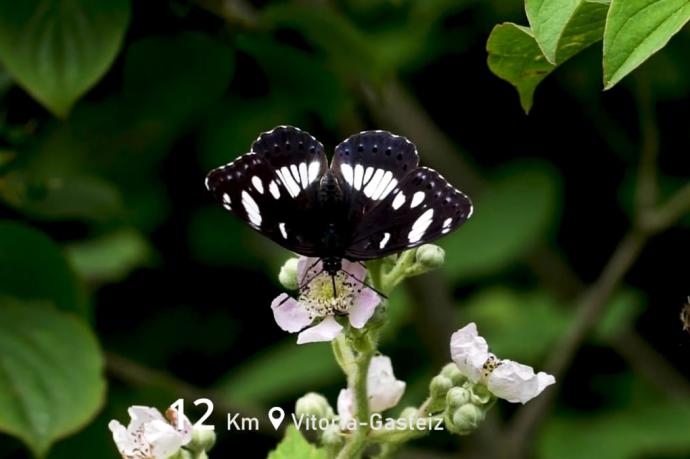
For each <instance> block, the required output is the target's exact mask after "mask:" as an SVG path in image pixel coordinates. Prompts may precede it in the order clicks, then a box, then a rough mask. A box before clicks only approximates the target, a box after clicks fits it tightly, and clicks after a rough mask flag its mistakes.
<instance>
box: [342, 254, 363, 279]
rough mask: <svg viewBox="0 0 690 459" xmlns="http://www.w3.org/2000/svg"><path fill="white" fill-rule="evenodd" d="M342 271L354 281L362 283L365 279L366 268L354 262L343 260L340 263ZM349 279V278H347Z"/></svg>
mask: <svg viewBox="0 0 690 459" xmlns="http://www.w3.org/2000/svg"><path fill="white" fill-rule="evenodd" d="M342 269H343V271H346V272H347V273H349V274H351V275H352V276H353V277H354V278H355V279H357V280H358V281H360V282H362V281H363V280H364V278H365V277H367V268H365V267H364V265H362V264H361V263H357V262H355V261H350V260H345V259H343V261H342ZM348 277H349V276H348Z"/></svg>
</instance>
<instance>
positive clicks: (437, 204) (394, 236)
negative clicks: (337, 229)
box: [345, 167, 472, 260]
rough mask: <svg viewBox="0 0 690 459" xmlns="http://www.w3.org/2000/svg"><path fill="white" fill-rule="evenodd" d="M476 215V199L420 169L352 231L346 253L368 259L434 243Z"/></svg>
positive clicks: (427, 170)
mask: <svg viewBox="0 0 690 459" xmlns="http://www.w3.org/2000/svg"><path fill="white" fill-rule="evenodd" d="M471 214H472V202H471V201H470V199H469V198H468V197H467V196H466V195H465V194H463V193H462V192H460V191H458V190H456V189H455V188H453V186H451V185H450V184H449V183H448V182H447V181H446V180H445V179H444V178H443V177H442V176H441V175H440V174H439V173H438V172H436V171H434V170H433V169H428V168H424V167H422V168H417V169H415V170H414V171H412V172H411V173H410V174H408V175H407V176H405V177H404V178H403V180H402V181H401V182H400V184H399V185H398V186H397V187H396V188H395V189H394V190H393V191H392V192H391V193H390V194H389V195H388V196H386V198H385V199H383V200H382V201H380V202H379V203H378V204H377V205H376V206H375V207H373V208H372V209H371V210H369V211H368V212H367V213H366V214H365V215H364V216H363V217H362V220H361V221H360V222H359V224H358V226H357V227H356V228H355V230H354V232H353V234H352V240H351V242H350V245H349V247H348V248H347V250H346V253H345V256H346V257H348V258H350V259H356V260H367V259H372V258H378V257H382V256H385V255H390V254H393V253H397V252H401V251H403V250H406V249H410V248H413V247H417V246H419V245H422V244H426V243H428V242H431V241H433V240H435V239H437V238H439V237H441V236H443V235H444V234H447V233H449V232H450V231H453V230H454V229H455V228H457V227H458V226H460V225H461V224H463V223H464V222H465V221H466V220H467V219H468V218H469V217H470V215H471Z"/></svg>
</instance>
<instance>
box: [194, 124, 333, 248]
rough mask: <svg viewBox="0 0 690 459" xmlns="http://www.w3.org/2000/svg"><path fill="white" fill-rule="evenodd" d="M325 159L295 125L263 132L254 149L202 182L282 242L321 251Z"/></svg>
mask: <svg viewBox="0 0 690 459" xmlns="http://www.w3.org/2000/svg"><path fill="white" fill-rule="evenodd" d="M327 167H328V163H327V160H326V155H325V154H324V152H323V147H322V146H321V144H320V143H319V142H318V141H316V139H314V138H313V137H312V136H310V135H309V134H307V133H306V132H304V131H301V130H299V129H297V128H292V127H287V126H281V127H278V128H276V129H274V130H272V131H270V132H267V133H264V134H262V135H260V136H259V138H258V139H257V140H256V141H255V142H254V144H253V145H252V152H250V153H247V154H245V155H242V156H240V157H239V158H238V159H237V160H235V161H233V162H232V163H230V164H227V165H225V166H221V167H219V168H217V169H214V170H213V171H211V172H210V173H209V174H208V176H207V177H206V187H207V188H208V189H209V190H210V191H211V192H212V193H213V195H214V196H215V198H216V199H217V200H218V201H219V202H220V203H221V204H222V205H223V207H225V209H227V210H229V211H231V212H232V213H234V214H235V215H237V216H238V217H239V218H241V219H242V220H244V221H246V222H247V223H248V224H249V225H250V226H251V227H252V228H254V229H255V230H257V231H259V232H261V233H262V234H264V235H266V236H268V237H269V238H271V239H272V240H274V241H275V242H277V243H278V244H280V245H282V246H283V247H285V248H287V249H289V250H292V251H294V252H297V253H300V254H302V255H307V256H319V247H318V241H319V235H318V234H315V231H316V228H315V226H314V225H311V224H310V222H313V221H315V219H317V218H318V213H319V212H318V196H317V195H318V188H319V180H320V179H321V177H322V176H323V173H324V172H325V171H326V169H327Z"/></svg>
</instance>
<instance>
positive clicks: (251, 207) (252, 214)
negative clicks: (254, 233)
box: [242, 191, 261, 226]
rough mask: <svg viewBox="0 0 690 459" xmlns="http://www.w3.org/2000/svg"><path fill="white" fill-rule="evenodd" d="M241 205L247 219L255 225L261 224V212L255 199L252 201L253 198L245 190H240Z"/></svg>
mask: <svg viewBox="0 0 690 459" xmlns="http://www.w3.org/2000/svg"><path fill="white" fill-rule="evenodd" d="M242 206H244V210H245V212H247V218H249V221H250V222H251V223H253V224H254V225H256V226H261V212H260V211H259V206H258V205H257V204H256V201H254V198H252V196H251V195H250V194H249V193H247V192H246V191H242Z"/></svg>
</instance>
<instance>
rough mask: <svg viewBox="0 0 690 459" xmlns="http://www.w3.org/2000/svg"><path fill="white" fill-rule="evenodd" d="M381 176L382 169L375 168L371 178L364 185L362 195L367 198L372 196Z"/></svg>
mask: <svg viewBox="0 0 690 459" xmlns="http://www.w3.org/2000/svg"><path fill="white" fill-rule="evenodd" d="M381 177H383V169H376V173H375V174H374V176H373V177H372V178H371V180H370V181H369V183H367V186H365V187H364V196H366V197H367V198H370V197H372V195H373V194H374V191H376V189H377V188H378V186H379V184H380V183H381Z"/></svg>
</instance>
